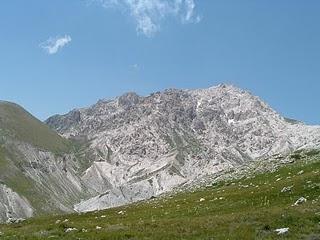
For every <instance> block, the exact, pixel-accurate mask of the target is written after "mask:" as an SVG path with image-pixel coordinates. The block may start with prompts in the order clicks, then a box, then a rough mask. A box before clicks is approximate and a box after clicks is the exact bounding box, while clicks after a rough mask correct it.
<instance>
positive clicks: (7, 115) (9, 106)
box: [0, 101, 70, 152]
mask: <svg viewBox="0 0 320 240" xmlns="http://www.w3.org/2000/svg"><path fill="white" fill-rule="evenodd" d="M0 137H10V138H12V139H15V140H20V141H22V142H26V143H29V144H31V145H33V146H35V147H38V148H41V149H45V150H49V151H52V152H61V151H62V152H65V151H67V150H68V147H69V145H70V143H69V142H68V141H67V140H66V139H64V138H62V137H60V136H59V135H58V134H57V133H55V132H54V131H52V130H51V129H50V128H49V127H48V126H47V125H45V124H43V123H42V122H41V121H39V120H38V119H36V118H35V117H33V116H32V115H31V114H30V113H28V112H27V111H25V110H24V109H23V108H22V107H20V106H18V105H17V104H14V103H10V102H5V101H0Z"/></svg>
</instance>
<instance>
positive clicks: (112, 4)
mask: <svg viewBox="0 0 320 240" xmlns="http://www.w3.org/2000/svg"><path fill="white" fill-rule="evenodd" d="M89 1H91V2H92V1H93V2H98V3H99V4H101V5H102V6H103V7H105V8H117V9H120V10H122V11H123V12H125V13H129V14H130V15H131V16H132V17H133V18H134V19H135V22H136V25H137V27H136V29H137V32H138V33H142V34H144V35H146V36H148V37H150V36H153V35H154V34H155V33H157V32H158V31H160V27H161V22H162V21H163V20H164V19H166V18H167V17H172V16H173V17H178V18H180V19H181V21H182V23H198V22H200V20H201V19H200V17H199V15H197V14H196V13H195V8H196V4H195V0H89Z"/></svg>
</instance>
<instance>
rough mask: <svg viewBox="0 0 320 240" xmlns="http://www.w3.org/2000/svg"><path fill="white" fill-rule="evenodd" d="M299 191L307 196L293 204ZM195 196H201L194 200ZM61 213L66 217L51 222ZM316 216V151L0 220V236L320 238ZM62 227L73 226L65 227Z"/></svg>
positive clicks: (319, 185) (319, 204) (319, 162)
mask: <svg viewBox="0 0 320 240" xmlns="http://www.w3.org/2000/svg"><path fill="white" fill-rule="evenodd" d="M301 170H303V173H302V174H298V173H299V172H300V171H301ZM286 186H293V188H292V191H291V192H287V193H281V189H282V188H283V187H286ZM302 196H303V197H306V198H307V199H308V201H307V202H306V203H304V204H302V205H299V206H294V207H293V206H292V204H293V203H294V202H295V201H296V200H297V199H298V198H300V197H302ZM201 198H204V199H205V200H204V201H201V202H200V199H201ZM119 211H124V212H125V213H124V214H123V215H122V214H119ZM101 216H105V217H101ZM64 219H68V222H64V223H63V222H62V223H56V221H57V220H62V221H63V220H64ZM319 222H320V155H319V154H316V155H315V156H309V157H308V159H307V160H300V161H298V162H297V163H294V164H290V165H287V166H285V167H282V168H280V169H279V170H277V171H276V172H273V173H264V174H259V175H257V176H255V177H253V178H251V179H250V178H249V179H241V180H237V181H233V182H224V183H219V184H218V185H215V186H212V187H208V188H205V189H202V190H197V191H196V192H188V193H179V194H177V195H174V196H172V197H167V198H159V199H155V200H151V201H147V202H141V203H138V204H132V205H129V206H125V207H120V208H115V209H109V210H105V211H100V212H94V213H88V214H82V215H78V214H73V215H65V216H55V217H44V218H35V219H30V220H27V221H26V222H24V223H21V224H15V225H2V226H0V231H1V232H3V233H4V235H3V236H2V239H48V238H50V239H170V240H174V239H202V240H203V239H208V240H209V239H237V240H238V239H310V240H311V239H320V224H319ZM97 226H99V227H101V229H96V227H97ZM282 227H289V228H290V229H289V233H288V234H285V235H282V236H278V235H277V234H276V233H275V232H274V230H275V229H277V228H282ZM67 228H77V229H78V230H77V231H73V232H70V233H66V232H65V230H66V229H67ZM82 229H86V230H87V231H88V232H83V231H82ZM0 238H1V237H0Z"/></svg>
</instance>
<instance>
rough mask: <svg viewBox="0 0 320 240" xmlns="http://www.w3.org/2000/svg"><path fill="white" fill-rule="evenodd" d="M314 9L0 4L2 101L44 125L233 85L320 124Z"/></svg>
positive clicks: (174, 2) (315, 0)
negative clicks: (89, 109) (138, 99)
mask: <svg viewBox="0 0 320 240" xmlns="http://www.w3.org/2000/svg"><path fill="white" fill-rule="evenodd" d="M319 13H320V1H319V0H308V1H301V0H282V1H279V0H268V1H259V0H241V1H239V0H68V1H66V0H55V1H51V0H27V1H21V0H3V1H1V5H0V33H1V37H0V54H1V57H0V99H3V100H8V101H13V102H16V103H18V104H20V105H22V106H23V107H25V108H26V109H27V110H28V111H30V112H31V113H32V114H34V115H35V116H37V117H38V118H40V119H42V120H44V119H46V118H47V117H49V116H50V115H53V114H56V113H65V112H68V111H69V110H71V109H73V108H76V107H84V106H89V105H91V104H93V103H95V102H96V101H97V100H98V99H101V98H113V97H115V96H118V95H121V94H123V93H124V92H127V91H135V92H137V93H138V94H141V95H148V94H149V93H151V92H154V91H160V90H163V89H166V88H183V89H193V88H206V87H210V86H213V85H218V84H219V83H223V82H224V83H230V84H234V85H236V86H237V87H240V88H244V89H248V90H250V91H251V92H252V93H253V94H254V95H258V96H260V97H261V98H262V99H263V100H264V101H266V102H267V103H268V104H269V105H271V106H272V107H273V108H274V109H275V110H277V111H278V112H280V113H281V114H282V115H285V116H287V117H290V118H294V119H298V120H302V121H305V122H307V123H310V124H320V109H319V108H318V105H319V103H320V27H319V26H320V14H319Z"/></svg>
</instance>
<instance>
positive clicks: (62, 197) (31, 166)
mask: <svg viewBox="0 0 320 240" xmlns="http://www.w3.org/2000/svg"><path fill="white" fill-rule="evenodd" d="M76 153H77V152H76V151H74V146H73V144H72V143H71V142H70V141H68V140H66V139H64V138H62V137H60V136H59V135H58V134H57V133H56V132H55V131H52V130H51V129H50V128H49V127H48V126H46V125H45V124H43V123H42V122H40V121H39V120H37V119H35V118H34V117H33V116H31V115H30V114H29V113H28V112H26V111H25V110H24V109H23V108H21V107H20V106H18V105H16V104H13V103H9V102H0V200H1V201H0V222H1V221H8V220H9V221H14V219H19V218H27V217H31V216H33V215H40V214H47V213H57V212H71V211H73V205H74V204H75V203H77V202H78V201H79V199H81V198H88V197H89V196H92V195H94V194H95V192H91V193H90V192H89V191H87V189H88V188H87V187H86V186H85V185H84V184H83V183H82V181H81V178H80V177H78V176H79V172H81V170H80V169H81V166H82V165H83V164H82V161H80V157H79V156H80V155H81V154H76Z"/></svg>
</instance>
